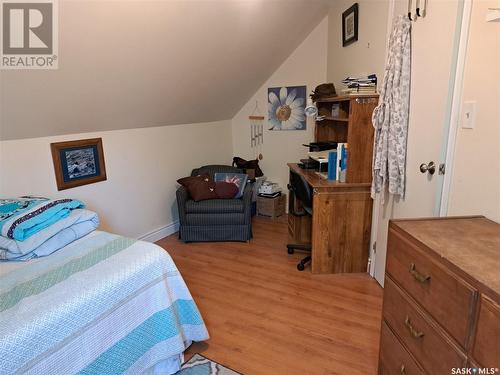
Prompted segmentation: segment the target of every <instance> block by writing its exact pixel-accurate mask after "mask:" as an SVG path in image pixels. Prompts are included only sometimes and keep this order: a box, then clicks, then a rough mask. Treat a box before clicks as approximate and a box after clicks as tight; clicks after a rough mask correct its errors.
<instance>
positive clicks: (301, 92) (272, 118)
mask: <svg viewBox="0 0 500 375" xmlns="http://www.w3.org/2000/svg"><path fill="white" fill-rule="evenodd" d="M267 94H268V95H267V96H268V117H269V123H270V125H271V127H270V128H269V130H306V115H305V112H304V110H305V108H306V86H291V87H272V88H269V89H267Z"/></svg>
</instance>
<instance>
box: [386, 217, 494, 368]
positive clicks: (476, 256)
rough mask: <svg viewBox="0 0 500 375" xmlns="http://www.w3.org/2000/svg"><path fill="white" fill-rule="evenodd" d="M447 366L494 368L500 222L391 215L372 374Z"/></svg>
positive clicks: (478, 218)
mask: <svg viewBox="0 0 500 375" xmlns="http://www.w3.org/2000/svg"><path fill="white" fill-rule="evenodd" d="M453 368H487V370H486V371H487V372H479V370H478V372H476V373H475V374H480V373H483V374H495V373H500V372H499V371H498V370H496V369H498V368H500V224H497V223H495V222H493V221H491V220H488V219H486V218H484V217H468V218H439V219H421V220H396V221H391V223H390V225H389V238H388V248H387V267H386V278H385V289H384V306H383V313H382V333H381V339H380V359H379V374H384V375H392V374H399V375H400V374H407V375H413V374H452V373H453V372H452V369H453ZM483 371H485V370H483ZM488 371H489V372H488ZM455 373H459V372H455ZM472 374H474V372H473V373H472Z"/></svg>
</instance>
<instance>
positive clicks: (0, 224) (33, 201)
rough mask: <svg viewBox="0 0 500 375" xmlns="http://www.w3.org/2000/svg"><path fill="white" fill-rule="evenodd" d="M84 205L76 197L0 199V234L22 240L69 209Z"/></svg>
mask: <svg viewBox="0 0 500 375" xmlns="http://www.w3.org/2000/svg"><path fill="white" fill-rule="evenodd" d="M84 207H85V205H84V204H83V203H82V202H80V201H78V200H76V199H47V198H38V197H21V198H15V199H0V235H2V236H3V237H6V238H9V239H12V240H16V241H24V240H26V239H27V238H29V237H30V236H32V235H34V234H35V233H37V232H39V231H41V230H42V229H45V228H47V227H49V226H51V225H52V224H54V223H57V222H58V221H59V220H61V219H63V218H65V217H67V216H68V215H69V214H70V212H71V210H74V209H77V208H84Z"/></svg>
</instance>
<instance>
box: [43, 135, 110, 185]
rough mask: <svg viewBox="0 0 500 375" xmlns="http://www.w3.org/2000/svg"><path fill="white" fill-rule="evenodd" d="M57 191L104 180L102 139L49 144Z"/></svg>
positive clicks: (104, 168)
mask: <svg viewBox="0 0 500 375" xmlns="http://www.w3.org/2000/svg"><path fill="white" fill-rule="evenodd" d="M50 147H51V150H52V160H53V162H54V171H55V174H56V182H57V189H58V190H64V189H70V188H74V187H77V186H81V185H87V184H93V183H94V182H99V181H104V180H106V166H105V164H104V152H103V148H102V139H101V138H93V139H82V140H78V141H68V142H57V143H51V144H50Z"/></svg>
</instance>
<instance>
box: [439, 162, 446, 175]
mask: <svg viewBox="0 0 500 375" xmlns="http://www.w3.org/2000/svg"><path fill="white" fill-rule="evenodd" d="M445 173H446V164H444V163H441V164H439V174H441V175H443V174H445Z"/></svg>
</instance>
